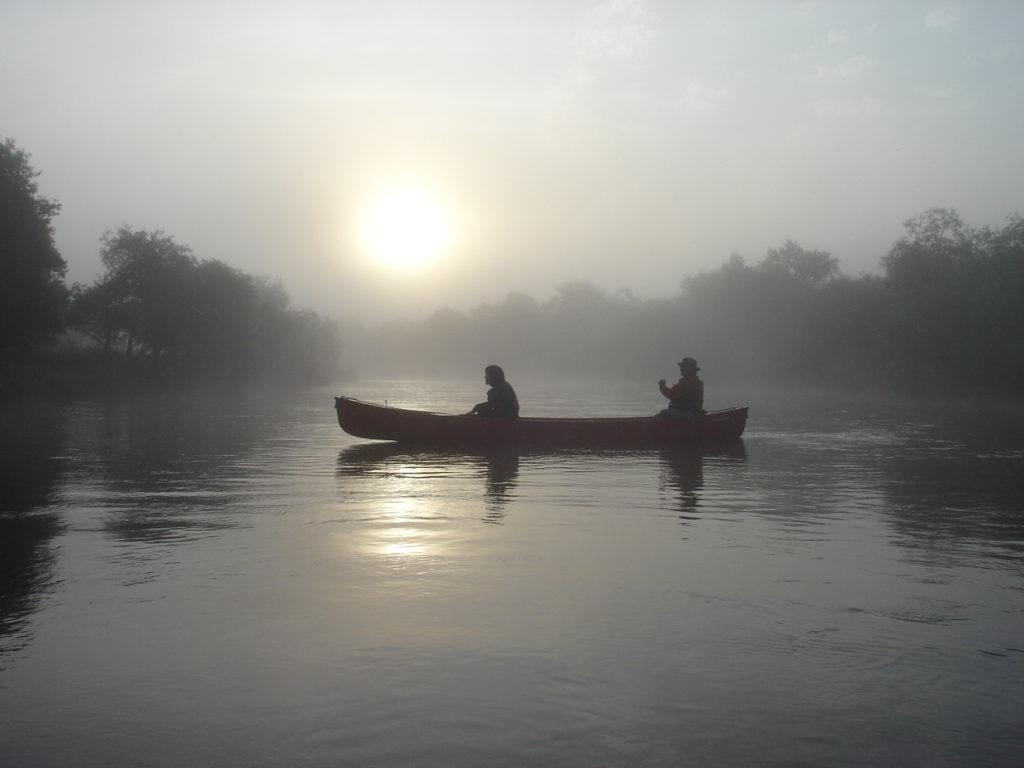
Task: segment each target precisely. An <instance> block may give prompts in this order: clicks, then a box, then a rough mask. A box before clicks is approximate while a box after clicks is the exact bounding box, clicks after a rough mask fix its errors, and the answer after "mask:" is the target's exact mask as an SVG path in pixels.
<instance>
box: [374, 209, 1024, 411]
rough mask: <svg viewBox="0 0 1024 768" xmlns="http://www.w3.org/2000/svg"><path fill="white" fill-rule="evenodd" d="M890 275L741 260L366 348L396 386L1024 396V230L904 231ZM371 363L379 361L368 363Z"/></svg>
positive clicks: (1017, 223)
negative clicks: (402, 382)
mask: <svg viewBox="0 0 1024 768" xmlns="http://www.w3.org/2000/svg"><path fill="white" fill-rule="evenodd" d="M881 267H882V274H881V275H862V276H860V277H856V278H854V277H848V276H845V275H843V274H841V272H840V270H839V266H838V262H837V260H836V259H835V258H833V257H832V256H831V255H830V254H829V253H827V252H824V251H818V250H805V249H804V248H801V247H800V245H799V244H798V243H796V242H792V241H789V242H786V243H785V244H784V245H783V246H782V247H780V248H777V249H772V250H769V251H768V252H767V255H766V256H765V257H764V258H763V259H762V260H761V261H760V262H758V263H757V264H748V263H747V262H746V261H744V259H742V258H741V257H739V256H735V255H734V256H733V257H731V258H730V259H729V260H728V261H727V262H726V263H725V264H723V265H722V266H721V267H720V268H719V269H717V270H715V271H712V272H706V273H701V274H698V275H695V276H691V277H688V278H686V279H685V280H683V282H682V284H681V290H680V291H679V293H678V295H676V296H674V297H672V298H669V299H657V300H646V301H641V300H638V299H637V298H635V297H634V296H632V295H631V294H630V293H628V292H620V293H616V294H608V293H606V292H604V291H602V290H600V289H598V288H596V287H595V286H593V285H591V284H589V283H585V282H576V283H568V284H566V285H562V286H561V287H559V288H558V289H557V293H556V295H555V296H554V297H553V298H551V299H550V300H548V301H544V302H538V301H537V300H535V299H533V298H531V297H530V296H526V295H522V294H515V293H513V294H510V295H509V296H508V297H507V298H506V299H505V300H504V301H502V302H500V303H498V304H486V305H483V306H480V307H477V308H476V309H474V310H472V311H470V312H468V313H462V312H456V311H453V310H450V309H443V310H440V311H438V312H436V313H435V314H433V315H432V316H431V317H430V318H428V319H427V320H426V321H425V322H422V323H392V324H389V325H387V326H385V327H383V328H381V329H379V330H376V331H373V332H370V333H369V334H367V336H366V337H365V338H364V339H362V340H361V341H360V342H359V346H360V347H361V348H362V350H363V351H362V353H361V354H362V355H363V357H364V358H366V360H367V363H368V364H372V365H373V366H374V367H375V368H376V369H378V370H379V371H380V372H381V373H382V374H384V375H400V376H407V375H413V374H415V375H437V376H447V375H451V374H452V373H453V372H455V371H457V372H459V373H466V372H469V371H472V372H474V374H475V373H478V371H479V370H482V368H483V366H484V364H487V363H498V364H501V365H503V366H505V367H506V370H507V372H508V374H509V376H510V377H511V378H514V377H515V376H522V375H525V374H530V375H533V374H551V375H578V376H593V377H609V376H616V377H635V376H639V377H645V378H650V379H652V380H656V379H657V378H661V377H662V376H667V375H671V374H672V373H673V371H674V370H675V369H674V366H673V364H674V363H675V362H676V361H678V360H679V359H680V358H681V357H682V356H683V355H687V356H691V357H696V358H697V359H698V361H699V362H700V364H701V366H702V368H703V375H704V376H705V378H706V379H709V380H712V381H714V382H717V383H720V384H721V383H729V384H739V385H742V384H744V383H746V382H750V383H759V384H778V385H806V386H839V387H851V386H852V387H857V388H870V389H876V390H899V391H903V392H908V393H918V394H990V395H1009V396H1012V397H1019V396H1020V395H1021V394H1022V393H1024V220H1022V219H1021V217H1020V216H1019V215H1015V216H1012V217H1010V219H1009V222H1008V223H1007V225H1006V226H1005V227H1003V228H1002V229H998V230H996V229H991V228H987V227H986V228H983V229H972V228H970V227H968V226H967V225H966V224H965V223H964V222H963V221H962V220H961V218H960V216H959V215H958V214H957V212H956V211H953V210H945V209H932V210H929V211H926V212H925V213H923V214H921V215H919V216H917V217H915V218H913V219H910V220H909V221H907V222H906V234H905V236H904V237H903V238H901V239H900V240H899V241H898V242H897V243H895V245H894V246H893V247H892V249H891V250H890V251H889V253H888V254H886V255H885V256H884V257H883V258H882V260H881ZM371 352H372V356H371V355H370V353H371Z"/></svg>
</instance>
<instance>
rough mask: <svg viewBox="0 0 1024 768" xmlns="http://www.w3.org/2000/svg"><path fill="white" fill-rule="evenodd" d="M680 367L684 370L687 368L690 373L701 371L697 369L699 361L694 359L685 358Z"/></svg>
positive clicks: (680, 362)
mask: <svg viewBox="0 0 1024 768" xmlns="http://www.w3.org/2000/svg"><path fill="white" fill-rule="evenodd" d="M679 365H680V366H681V367H682V368H686V369H687V370H690V371H699V370H700V368H698V367H697V361H696V360H694V359H693V358H692V357H684V358H683V359H682V360H680V361H679Z"/></svg>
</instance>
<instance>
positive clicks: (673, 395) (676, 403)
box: [658, 357, 704, 417]
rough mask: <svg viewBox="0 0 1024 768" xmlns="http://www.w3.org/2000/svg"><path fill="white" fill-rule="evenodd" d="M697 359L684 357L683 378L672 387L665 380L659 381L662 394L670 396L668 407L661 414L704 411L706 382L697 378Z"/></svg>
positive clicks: (682, 362)
mask: <svg viewBox="0 0 1024 768" xmlns="http://www.w3.org/2000/svg"><path fill="white" fill-rule="evenodd" d="M699 370H700V368H698V367H697V361H696V360H694V359H693V358H692V357H684V358H683V359H682V360H680V361H679V373H680V374H681V376H682V377H681V378H680V379H679V381H677V382H676V383H675V384H673V385H672V386H671V387H668V386H666V385H665V380H664V379H662V380H661V381H659V382H658V389H660V390H661V394H663V395H664V396H665V397H667V398H668V408H666V409H665V410H663V411H661V412H660V413H659V414H658V415H659V416H670V417H672V416H700V415H703V413H704V382H703V381H701V380H700V379H699V378H697V371H699Z"/></svg>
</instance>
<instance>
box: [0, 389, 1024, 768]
mask: <svg viewBox="0 0 1024 768" xmlns="http://www.w3.org/2000/svg"><path fill="white" fill-rule="evenodd" d="M509 377H510V380H512V381H513V383H514V384H515V385H516V386H517V390H518V391H519V393H520V397H521V398H522V400H523V404H524V410H529V411H530V412H531V413H533V414H536V415H541V414H543V415H559V414H562V415H569V414H572V415H578V414H580V413H587V414H590V415H601V414H608V415H611V414H613V413H614V414H616V415H623V414H630V413H643V412H645V411H647V410H649V408H650V407H660V404H659V403H658V402H657V401H658V398H660V395H657V393H656V392H654V391H651V390H642V389H640V388H639V385H636V386H634V385H630V384H627V383H622V384H621V385H618V384H616V385H614V386H606V385H605V384H604V383H602V384H600V385H598V384H597V383H595V382H590V383H589V385H588V384H587V382H586V381H574V382H571V383H570V382H551V381H548V382H545V381H543V380H531V379H529V378H526V379H517V378H515V377H514V376H513V375H512V372H510V374H509ZM483 389H484V386H483V382H482V377H481V379H480V380H475V379H467V380H458V381H445V382H437V381H425V380H402V381H356V382H351V383H350V384H348V385H346V387H345V388H344V389H343V390H342V389H321V390H310V391H307V392H305V393H303V394H301V395H295V396H280V395H265V396H260V397H256V396H247V395H244V394H240V393H234V394H233V395H232V396H223V397H216V396H206V397H197V398H193V397H190V396H175V397H155V398H135V399H128V400H118V401H108V402H97V401H92V402H76V403H72V404H69V405H68V406H66V407H64V408H62V409H60V411H59V412H57V413H55V414H54V415H55V416H57V418H51V419H49V420H38V419H37V420H36V421H35V422H34V423H36V424H37V427H36V428H35V430H34V432H32V434H35V436H36V439H35V441H34V443H32V445H33V446H35V447H34V448H33V449H32V450H31V451H26V452H24V454H23V460H22V463H21V464H20V467H19V469H18V470H17V472H16V474H12V475H10V476H8V477H7V478H6V479H7V481H8V482H7V483H6V484H5V487H9V488H17V489H19V491H18V493H17V494H16V495H14V496H11V495H6V494H5V496H4V508H3V512H2V514H0V525H2V531H3V536H0V541H3V548H4V549H3V552H4V558H3V563H4V567H3V570H2V572H0V573H2V574H3V583H2V585H0V586H2V595H3V600H2V601H0V721H2V722H3V723H4V724H5V725H4V738H3V744H2V747H0V762H2V763H4V764H10V765H18V766H60V765H82V764H94V765H125V764H134V765H142V766H172V765H181V764H182V763H185V762H188V763H192V764H249V765H282V764H302V765H323V766H328V765H338V764H342V765H358V764H363V765H383V766H388V765H393V766H403V765H410V764H420V765H442V764H443V765H466V766H474V765H496V766H504V765H507V766H518V765H524V764H534V765H557V766H593V765H624V766H625V765H630V766H636V765H649V766H662V765H679V764H695V765H696V764H699V765H725V766H730V765H734V766H740V765H765V766H767V765H777V764H807V765H836V764H843V763H851V764H864V763H871V764H879V765H922V766H924V765H943V764H945V765H965V764H978V765H986V766H1015V765H1017V764H1018V762H1019V755H1020V753H1021V750H1022V748H1024V734H1022V732H1021V730H1020V725H1019V717H1018V713H1019V712H1020V711H1021V708H1022V705H1024V694H1022V691H1024V677H1022V674H1021V664H1020V661H1021V654H1022V652H1024V650H1022V648H1021V645H1020V640H1019V638H1020V637H1022V636H1024V614H1022V613H1021V611H1020V605H1019V604H1020V600H1019V595H1020V592H1021V589H1022V588H1024V582H1022V577H1024V567H1022V563H1024V561H1022V557H1024V549H1022V547H1021V541H1022V540H1024V536H1022V533H1024V529H1022V522H1021V521H1022V519H1024V517H1022V513H1024V510H1022V505H1021V499H1022V498H1024V493H1022V491H1024V488H1022V482H1024V481H1022V479H1021V477H1022V473H1021V472H1020V468H1021V463H1022V461H1024V443H1022V440H1021V435H1022V434H1024V430H1022V420H1021V416H1020V414H1019V413H1015V412H1011V411H1007V410H998V409H992V408H970V407H963V406H957V405H954V404H949V403H943V404H937V405H921V404H917V405H914V404H911V403H907V402H897V401H895V400H893V399H883V400H879V399H871V398H866V397H863V396H861V397H856V398H855V397H847V396H839V395H836V394H834V393H833V394H828V395H819V396H818V397H812V396H810V395H809V394H807V393H804V394H800V395H797V394H796V393H794V392H792V391H789V392H781V393H780V392H752V393H751V392H748V393H746V394H747V397H743V393H742V392H741V393H737V392H735V391H734V392H728V393H727V392H723V391H722V390H721V389H720V388H719V389H717V390H714V391H711V390H709V392H708V400H709V401H711V402H709V407H717V406H724V405H732V404H736V405H740V404H744V405H750V406H751V416H750V421H749V423H748V430H747V432H746V434H745V435H744V438H743V439H742V441H741V442H740V443H739V444H738V445H735V446H730V447H729V448H728V449H718V450H707V451H699V450H697V451H694V450H681V451H586V450H572V451H554V452H529V451H527V452H508V451H494V452H490V451H489V452H485V453H481V454H474V453H465V452H460V451H458V450H455V451H424V450H409V449H404V448H401V447H398V446H392V445H388V444H381V443H373V442H370V441H361V440H356V439H354V438H350V437H348V436H347V435H345V434H344V433H342V432H341V431H340V430H339V429H338V426H337V423H336V421H335V418H334V413H333V410H332V408H331V402H332V401H331V396H332V395H334V394H348V395H352V396H356V397H361V398H364V399H369V400H375V401H383V400H387V401H388V402H390V403H391V404H394V405H402V406H404V407H418V408H430V409H431V410H438V411H442V412H451V413H457V412H462V411H464V410H465V409H466V408H467V407H468V406H469V405H470V404H472V403H473V402H477V401H479V399H481V395H482V392H483ZM7 426H8V427H9V428H8V429H5V431H4V435H5V437H6V445H7V448H6V449H5V450H6V453H5V455H14V454H16V453H17V450H16V446H17V445H20V444H23V443H21V442H20V440H21V439H23V438H24V437H25V436H26V435H28V434H30V432H29V431H26V430H22V431H21V432H20V433H19V432H18V431H17V430H16V429H15V428H14V427H12V426H11V423H10V422H9V421H8V422H7ZM25 445H27V444H25ZM737 734H742V738H737Z"/></svg>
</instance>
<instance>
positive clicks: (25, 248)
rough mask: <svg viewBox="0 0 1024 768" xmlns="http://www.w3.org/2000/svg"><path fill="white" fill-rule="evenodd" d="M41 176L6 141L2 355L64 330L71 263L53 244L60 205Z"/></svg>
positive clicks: (1, 182) (0, 159)
mask: <svg viewBox="0 0 1024 768" xmlns="http://www.w3.org/2000/svg"><path fill="white" fill-rule="evenodd" d="M37 176H39V172H38V171H36V170H34V169H33V168H32V166H31V165H30V164H29V155H28V154H26V153H25V152H24V151H23V150H21V149H18V147H17V146H16V145H15V143H14V140H13V139H4V140H3V141H2V142H0V356H2V357H4V358H7V357H10V356H11V355H13V354H17V353H20V352H24V351H27V350H28V349H31V348H32V347H35V346H38V345H40V344H44V343H46V342H49V341H52V339H53V338H54V336H55V335H56V334H57V333H58V332H59V331H60V330H61V329H62V326H63V317H64V310H65V307H66V305H67V297H68V291H67V287H66V286H65V285H64V280H63V278H64V274H65V273H66V271H67V264H66V263H65V261H64V259H63V258H61V255H60V253H59V252H58V251H57V247H56V245H54V242H53V226H52V224H51V219H53V217H54V216H56V215H57V212H58V211H60V204H59V203H56V202H54V201H52V200H49V199H47V198H45V197H43V196H42V195H40V194H39V189H38V185H37V184H36V182H35V179H36V177H37Z"/></svg>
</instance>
